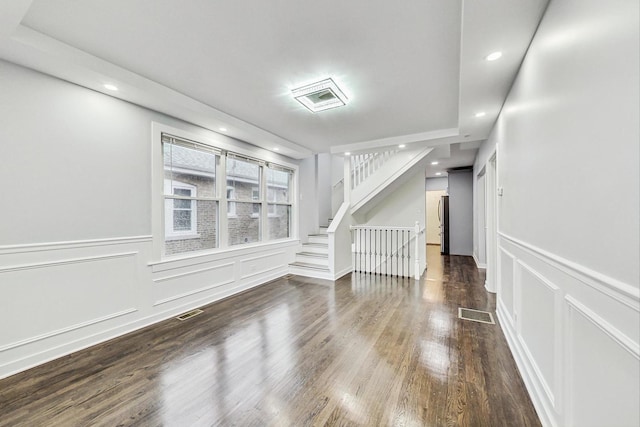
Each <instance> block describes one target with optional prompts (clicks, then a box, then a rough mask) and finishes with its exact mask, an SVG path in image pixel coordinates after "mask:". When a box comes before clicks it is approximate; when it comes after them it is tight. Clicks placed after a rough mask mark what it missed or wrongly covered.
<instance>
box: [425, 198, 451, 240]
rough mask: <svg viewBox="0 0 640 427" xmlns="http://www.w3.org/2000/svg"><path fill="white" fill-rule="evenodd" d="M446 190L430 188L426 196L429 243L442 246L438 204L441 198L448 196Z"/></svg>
mask: <svg viewBox="0 0 640 427" xmlns="http://www.w3.org/2000/svg"><path fill="white" fill-rule="evenodd" d="M446 195H447V191H446V190H429V191H427V196H426V203H427V206H426V209H425V212H426V213H427V218H426V221H427V227H426V228H427V245H438V246H440V218H439V215H438V205H439V203H440V198H441V197H442V196H446Z"/></svg>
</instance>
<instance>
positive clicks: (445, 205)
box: [438, 196, 449, 255]
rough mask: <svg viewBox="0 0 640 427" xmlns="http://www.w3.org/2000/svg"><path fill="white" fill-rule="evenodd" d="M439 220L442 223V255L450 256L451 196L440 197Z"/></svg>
mask: <svg viewBox="0 0 640 427" xmlns="http://www.w3.org/2000/svg"><path fill="white" fill-rule="evenodd" d="M438 220H439V221H440V253H441V254H442V255H449V196H442V197H440V202H439V203H438Z"/></svg>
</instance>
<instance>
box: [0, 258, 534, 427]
mask: <svg viewBox="0 0 640 427" xmlns="http://www.w3.org/2000/svg"><path fill="white" fill-rule="evenodd" d="M438 251H439V248H437V247H436V248H428V262H429V270H428V272H427V274H426V277H423V279H422V280H421V281H420V282H415V281H414V280H409V279H398V278H389V277H379V276H378V277H374V276H368V275H357V274H356V275H353V276H347V277H344V278H342V279H340V280H339V281H337V282H335V284H334V283H332V282H327V281H322V280H315V279H307V278H302V277H298V276H290V277H286V278H281V279H278V280H276V281H273V282H271V283H269V284H266V285H264V286H261V287H259V288H257V289H254V290H251V291H249V292H246V293H243V294H240V295H237V296H234V297H232V298H229V299H226V300H224V301H221V302H218V303H214V304H211V305H209V306H206V307H203V309H204V313H203V314H200V315H199V316H197V317H194V318H192V319H190V320H187V321H184V322H180V321H178V320H174V319H172V320H168V321H165V322H162V323H159V324H157V325H154V326H152V327H149V328H145V329H143V330H140V331H137V332H134V333H131V334H128V335H126V336H123V337H120V338H117V339H114V340H111V341H108V342H106V343H103V344H101V345H97V346H94V347H91V348H89V349H87V350H84V351H80V352H77V353H74V354H72V355H70V356H67V357H64V358H61V359H58V360H55V361H53V362H51V363H48V364H46V365H42V366H39V367H37V368H34V369H31V370H29V371H26V372H23V373H20V374H17V375H14V376H12V377H9V378H6V379H4V380H0V425H2V426H90V425H100V426H125V425H126V426H128V425H137V426H160V425H162V426H212V425H224V426H227V425H229V426H233V425H235V426H263V425H272V426H306V425H341V426H342V425H345V426H346V425H353V426H377V425H388V426H458V425H459V426H503V425H504V426H539V425H540V423H539V421H538V418H537V416H536V413H535V410H534V408H533V406H532V404H531V401H530V399H529V396H528V394H527V393H526V391H525V388H524V385H523V383H522V380H521V378H520V375H519V373H518V371H517V368H516V366H515V363H514V361H513V358H512V357H511V354H510V352H509V350H508V348H507V344H506V341H505V339H504V336H503V335H502V332H501V331H500V328H499V326H498V325H489V324H483V323H476V322H471V321H465V320H460V319H458V318H457V310H458V307H459V306H463V307H469V308H473V309H479V310H488V311H494V309H495V301H494V300H495V299H494V297H493V296H491V295H490V294H487V293H486V292H485V290H484V287H483V283H484V275H483V274H481V273H478V270H477V269H476V268H475V265H474V263H473V260H472V258H470V257H458V256H445V257H441V256H440V254H439V252H438Z"/></svg>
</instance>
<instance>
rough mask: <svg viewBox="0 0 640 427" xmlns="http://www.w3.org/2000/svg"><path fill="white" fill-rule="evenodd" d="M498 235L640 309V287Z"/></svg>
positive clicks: (602, 291) (510, 237)
mask: <svg viewBox="0 0 640 427" xmlns="http://www.w3.org/2000/svg"><path fill="white" fill-rule="evenodd" d="M498 235H499V236H500V237H501V238H503V239H505V240H506V241H508V242H511V243H513V244H514V245H516V246H517V247H519V248H521V249H523V250H525V251H526V252H528V253H530V254H532V255H534V256H536V257H537V258H539V259H541V260H543V261H545V262H547V263H549V264H551V265H552V266H553V267H555V268H557V269H558V270H561V271H562V272H564V273H566V274H568V275H570V276H571V277H573V278H575V279H577V280H579V281H581V282H582V283H584V284H586V285H588V286H590V287H592V288H594V289H596V290H597V291H599V292H601V293H603V294H605V295H607V296H609V297H611V298H614V299H616V300H617V301H619V302H621V303H623V304H625V305H626V306H628V307H631V308H633V309H634V310H635V311H640V289H638V288H636V287H634V286H631V285H629V284H627V283H624V282H622V281H620V280H617V279H614V278H613V277H609V276H606V275H604V274H602V273H598V272H597V271H594V270H591V269H589V268H587V267H585V266H583V265H580V264H578V263H575V262H573V261H569V260H567V259H565V258H562V257H560V256H558V255H555V254H553V253H551V252H549V251H546V250H544V249H541V248H538V247H537V246H534V245H531V244H529V243H526V242H524V241H522V240H520V239H517V238H515V237H512V236H509V235H507V234H505V233H503V232H498Z"/></svg>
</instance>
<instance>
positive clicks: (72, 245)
mask: <svg viewBox="0 0 640 427" xmlns="http://www.w3.org/2000/svg"><path fill="white" fill-rule="evenodd" d="M151 240H152V236H151V235H143V236H130V237H111V238H106V239H88V240H69V241H60V242H46V243H27V244H21V245H4V246H0V255H11V254H19V253H24V252H41V251H52V250H62V249H77V248H88V247H95V246H107V245H124V244H130V243H147V242H151Z"/></svg>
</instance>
